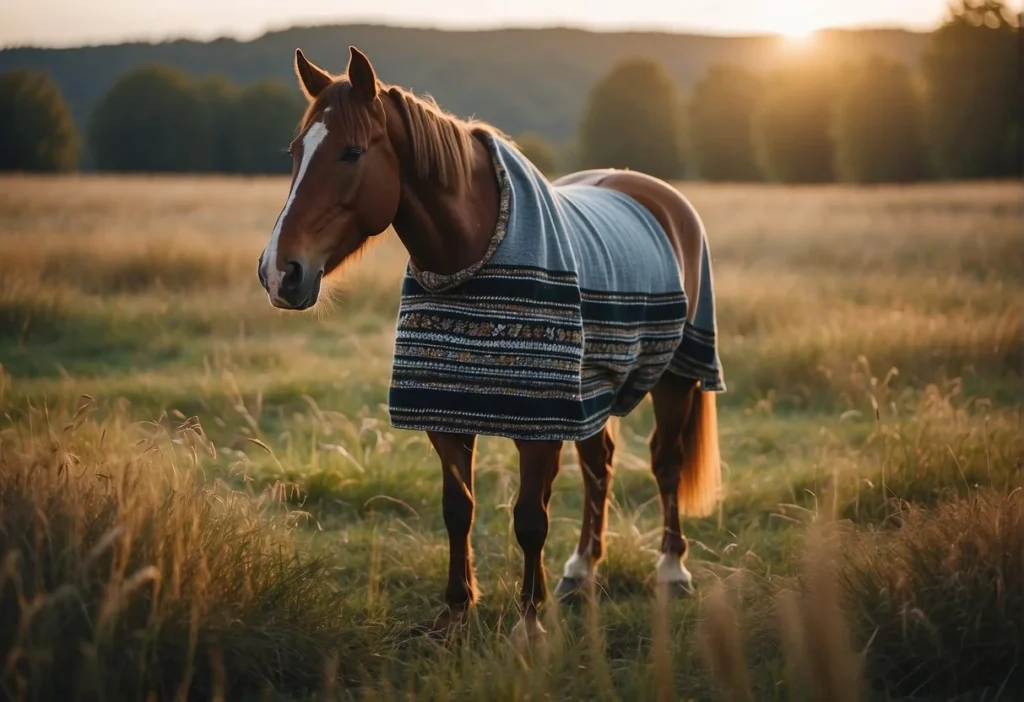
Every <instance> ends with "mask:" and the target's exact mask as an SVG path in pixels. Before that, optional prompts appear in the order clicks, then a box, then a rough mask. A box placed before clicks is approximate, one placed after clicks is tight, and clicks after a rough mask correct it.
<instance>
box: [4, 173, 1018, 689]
mask: <svg viewBox="0 0 1024 702" xmlns="http://www.w3.org/2000/svg"><path fill="white" fill-rule="evenodd" d="M685 189H686V193H687V195H688V197H690V198H691V200H692V201H693V202H694V204H695V205H696V206H697V207H698V209H699V210H700V212H701V213H702V216H703V217H704V219H705V221H706V224H707V226H708V230H709V235H710V237H711V247H712V253H713V256H714V265H715V276H716V283H717V284H718V287H719V300H720V302H719V304H718V310H719V330H720V333H721V336H722V358H723V364H724V367H725V372H726V380H727V382H728V384H729V387H730V391H729V392H728V393H726V394H725V395H722V396H720V397H719V407H720V411H721V416H720V421H719V426H720V431H721V439H722V453H723V460H724V463H725V465H726V491H727V493H726V499H725V501H724V502H723V503H722V505H721V509H720V511H719V513H718V514H717V515H715V516H713V517H710V518H708V519H702V520H689V521H687V522H686V523H685V525H684V528H685V530H686V533H687V536H688V537H689V538H690V540H691V544H692V546H693V552H692V556H691V558H690V561H689V565H690V567H691V569H692V570H693V571H694V574H695V577H696V579H697V583H698V587H699V590H700V593H701V597H700V598H699V599H698V600H694V601H688V602H680V601H669V602H662V601H660V600H659V599H658V597H657V593H656V592H654V591H652V588H651V587H650V582H649V581H650V579H651V576H652V575H653V572H654V564H655V560H656V553H657V546H658V543H659V541H660V514H659V511H658V503H657V491H656V487H655V484H654V481H653V479H652V477H651V474H650V468H649V462H648V456H647V449H646V436H647V435H648V433H649V431H650V429H651V422H652V420H653V418H652V413H651V407H650V404H649V402H645V403H643V404H642V405H641V406H640V407H639V408H638V410H637V411H636V412H635V413H634V414H633V415H631V416H630V417H628V418H626V419H625V420H623V422H622V424H621V427H620V435H621V441H620V446H619V448H618V450H617V452H616V465H615V478H614V482H613V497H612V504H611V507H610V510H609V534H608V545H607V561H606V562H605V563H604V564H603V565H602V569H601V573H602V580H601V592H600V593H599V595H600V597H599V598H598V599H597V602H596V603H594V604H592V605H588V604H573V605H568V604H567V605H563V606H559V605H558V604H556V603H550V605H549V606H546V607H545V610H544V617H545V619H546V623H545V626H546V628H547V629H548V631H549V632H550V636H549V639H548V642H547V645H546V646H544V647H543V648H542V649H540V650H537V651H534V652H531V653H528V654H526V655H523V654H521V653H520V652H519V651H517V650H516V649H515V647H514V646H513V645H512V644H511V642H510V641H509V640H508V634H509V632H510V631H511V627H512V625H513V624H514V623H515V621H516V619H517V616H518V615H517V613H516V607H515V602H516V600H517V592H518V585H519V583H518V579H519V578H520V577H521V568H522V559H521V554H520V552H519V549H518V546H517V543H516V540H515V536H514V532H513V529H512V521H511V505H512V504H513V502H514V500H515V495H516V485H517V478H516V475H517V470H518V469H517V464H516V454H515V452H514V448H513V446H512V444H511V442H507V441H504V440H500V439H493V438H487V439H484V440H482V441H481V442H480V451H479V459H478V469H477V496H478V509H477V519H476V523H475V525H474V532H473V545H474V550H475V555H476V559H477V566H478V577H479V580H480V586H481V591H482V595H483V596H482V599H481V601H480V603H479V605H478V607H477V608H476V610H475V611H474V613H473V615H472V617H471V620H470V622H469V623H468V624H467V626H466V627H465V629H464V630H463V631H462V632H461V636H460V638H459V639H458V640H457V641H456V642H454V643H453V644H452V645H450V646H447V647H446V646H443V645H439V643H438V642H436V641H434V640H432V639H430V638H429V637H423V636H421V635H418V634H417V633H416V632H417V630H418V627H420V626H422V625H425V624H429V623H431V622H432V621H433V619H434V617H435V616H436V615H437V614H438V613H439V612H440V608H441V593H442V592H443V588H444V582H445V577H446V572H447V536H446V533H445V530H444V523H443V518H442V515H441V505H440V481H439V473H438V466H437V465H436V464H437V459H436V456H435V455H434V454H433V452H432V450H431V448H430V446H429V443H428V442H427V441H426V437H425V436H422V435H418V434H414V433H409V432H402V431H396V430H393V429H391V428H390V426H389V425H388V422H387V413H386V408H385V406H384V403H385V402H386V392H387V383H388V377H389V373H390V357H391V356H390V354H391V344H392V341H393V328H394V326H393V325H394V315H395V311H396V309H397V296H398V286H399V281H400V279H401V275H402V268H403V264H404V261H405V258H404V254H403V251H402V250H401V248H400V246H399V244H398V242H397V241H396V240H395V238H394V237H383V238H384V241H382V242H381V243H379V244H377V245H375V246H374V247H372V249H371V250H370V251H369V252H368V253H367V254H366V255H365V256H364V257H363V258H362V260H361V261H360V262H359V263H358V265H356V266H353V267H351V268H350V269H348V270H347V271H345V273H344V275H343V276H342V277H341V278H340V279H339V280H336V281H333V285H332V287H333V289H332V292H331V296H330V297H331V299H330V301H329V302H328V303H327V304H324V305H322V306H321V307H320V308H319V309H317V310H314V311H311V312H310V313H303V314H289V313H282V312H279V311H276V310H273V309H272V308H271V307H270V306H269V304H268V303H267V301H266V296H265V294H264V293H263V292H262V291H261V290H260V289H259V287H258V284H257V282H256V275H255V264H256V259H257V257H258V255H259V253H260V251H261V250H262V247H263V245H264V243H265V241H266V239H267V235H268V232H269V229H270V227H271V226H272V224H273V221H274V218H275V217H276V215H277V209H278V207H279V205H280V203H281V199H282V198H283V195H284V191H285V190H286V184H285V183H284V182H282V181H281V180H280V179H276V178H251V179H246V178H237V179H226V178H173V177H154V178H119V177H108V176H89V177H83V176H65V177H52V178H42V177H7V178H2V179H0V260H3V261H4V264H5V265H4V266H3V269H2V271H0V417H2V419H0V480H2V482H0V559H2V561H0V565H2V571H0V572H2V576H0V613H2V614H0V654H2V656H3V661H4V663H3V667H2V669H0V670H2V672H0V683H2V688H0V689H2V690H3V695H4V696H5V697H10V698H13V699H26V700H28V699H31V700H50V699H61V700H65V699H145V698H146V693H152V694H153V695H155V696H156V697H157V698H159V699H165V698H166V699H172V698H176V697H177V696H178V694H179V693H182V696H186V697H189V698H191V699H281V700H291V701H292V702H295V701H297V700H312V699H324V698H327V697H330V698H335V699H353V700H354V699H359V700H364V699H398V698H401V699H452V700H455V699H480V698H482V697H487V698H489V699H494V700H504V699H509V700H511V699H524V698H530V699H607V700H611V699H616V700H618V699H622V700H647V699H650V700H659V701H660V700H672V699H679V700H714V699H727V700H741V699H742V700H747V699H757V700H790V699H793V700H797V699H831V700H845V699H872V700H874V699H877V700H904V699H908V700H909V699H919V698H928V699H964V700H967V699H985V700H996V699H1005V700H1009V699H1018V698H1019V697H1020V693H1021V691H1022V690H1024V680H1022V679H1021V670H1024V661H1022V655H1024V652H1022V644H1021V642H1022V640H1024V639H1022V633H1021V632H1024V621H1022V620H1021V619H1020V612H1021V611H1024V609H1022V607H1021V605H1022V604H1024V603H1021V601H1020V593H1021V592H1024V562H1022V561H1024V545H1022V544H1021V541H1020V535H1021V534H1024V510H1022V509H1021V502H1020V500H1021V494H1022V491H1021V488H1022V487H1024V476H1022V466H1021V458H1020V457H1021V456H1022V455H1024V438H1022V432H1021V410H1022V405H1021V399H1020V398H1021V391H1022V387H1021V368H1022V365H1024V354H1022V349H1021V340H1022V331H1024V330H1022V321H1021V320H1022V319H1024V298H1022V295H1021V292H1022V284H1021V280H1022V279H1024V275H1022V274H1024V250H1022V249H1021V247H1020V240H1019V235H1020V214H1021V205H1022V204H1024V196H1022V194H1021V191H1020V188H1019V186H1018V185H1015V184H1012V183H982V184H971V185H964V184H943V185H928V186H911V187H902V188H863V189H856V188H844V187H838V186H825V187H814V188H811V187H808V188H785V189H783V188H777V187H772V186H757V187H755V186H749V187H748V186H719V185H702V184H687V185H686V188H685ZM552 510H553V519H552V528H551V533H550V535H549V540H548V546H547V548H546V551H545V561H546V564H547V567H548V577H549V579H550V580H551V581H552V582H551V584H552V585H553V584H554V582H553V581H554V579H555V578H556V577H557V575H558V573H559V572H560V570H561V563H562V562H563V561H564V559H565V558H566V557H567V556H568V555H569V554H570V553H571V551H572V549H573V547H574V546H575V541H576V537H577V535H578V530H579V524H580V520H581V517H582V489H581V480H580V476H579V466H578V463H577V460H576V457H575V454H574V452H572V451H571V450H570V449H569V448H568V447H567V448H566V452H565V454H564V459H563V468H562V472H561V474H560V476H559V478H558V479H557V481H556V483H555V490H554V496H553V499H552ZM184 693H187V694H184Z"/></svg>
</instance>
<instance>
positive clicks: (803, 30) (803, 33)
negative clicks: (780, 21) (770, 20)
mask: <svg viewBox="0 0 1024 702" xmlns="http://www.w3.org/2000/svg"><path fill="white" fill-rule="evenodd" d="M819 29H820V27H818V26H816V25H811V24H796V23H794V24H790V25H788V26H787V27H786V28H785V29H780V30H779V31H778V32H777V34H778V35H779V36H781V37H782V38H783V39H784V40H785V41H786V43H787V44H788V45H789V46H791V47H793V48H794V49H796V48H803V47H806V46H809V45H811V44H813V43H814V40H815V38H816V36H817V33H818V30H819Z"/></svg>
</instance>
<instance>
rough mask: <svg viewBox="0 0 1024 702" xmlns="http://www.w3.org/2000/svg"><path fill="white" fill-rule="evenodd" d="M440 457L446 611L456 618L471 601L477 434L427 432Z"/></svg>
mask: <svg viewBox="0 0 1024 702" xmlns="http://www.w3.org/2000/svg"><path fill="white" fill-rule="evenodd" d="M427 435H428V436H429V437H430V443H431V444H433V446H434V449H435V450H436V451H437V454H438V456H440V458H441V470H442V475H443V484H442V489H443V494H442V496H441V505H442V511H443V513H444V525H445V528H446V529H447V530H448V586H447V587H446V588H445V591H444V599H445V604H446V605H447V607H448V609H447V614H448V617H449V618H450V620H451V621H455V620H458V619H460V618H461V617H462V615H463V614H464V613H465V612H466V610H467V609H468V608H469V607H470V606H471V605H472V604H473V602H474V600H475V597H476V592H475V591H476V582H475V579H474V577H473V559H472V548H471V546H470V539H469V533H470V530H471V529H472V527H473V459H474V449H475V447H476V436H474V435H473V434H442V433H436V432H427Z"/></svg>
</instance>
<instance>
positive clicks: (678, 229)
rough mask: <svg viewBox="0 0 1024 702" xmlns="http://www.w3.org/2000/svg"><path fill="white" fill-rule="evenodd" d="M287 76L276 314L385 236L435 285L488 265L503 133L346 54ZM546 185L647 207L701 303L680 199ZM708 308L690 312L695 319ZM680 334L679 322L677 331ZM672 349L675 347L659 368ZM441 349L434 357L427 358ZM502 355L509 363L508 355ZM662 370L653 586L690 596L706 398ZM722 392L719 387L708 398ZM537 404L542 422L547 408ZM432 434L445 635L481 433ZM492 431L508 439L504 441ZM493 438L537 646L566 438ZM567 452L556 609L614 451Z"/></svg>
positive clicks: (707, 502)
mask: <svg viewBox="0 0 1024 702" xmlns="http://www.w3.org/2000/svg"><path fill="white" fill-rule="evenodd" d="M295 72H296V74H297V77H298V82H299V85H300V86H301V88H302V90H303V92H304V93H305V95H306V96H307V98H308V101H309V106H308V109H307V111H306V113H305V115H304V117H303V118H302V120H301V123H300V129H299V131H298V136H296V137H295V139H294V140H293V141H292V143H291V144H290V147H289V149H288V150H289V153H290V154H291V157H292V161H293V168H292V178H291V186H290V191H289V193H288V196H287V199H286V201H285V204H284V207H283V209H282V210H281V213H280V215H279V217H278V219H277V223H276V225H275V227H274V230H273V234H272V236H271V238H270V241H269V243H268V244H267V246H266V248H265V250H264V251H263V253H262V255H261V256H260V261H259V269H258V270H259V278H260V282H261V284H262V285H263V287H264V288H265V289H266V291H267V294H268V296H269V299H270V302H271V304H272V305H274V306H275V307H278V308H280V309H285V310H303V309H307V308H309V307H311V306H312V305H314V304H315V303H316V301H317V299H318V295H319V292H320V286H321V281H322V279H323V277H324V276H325V275H328V274H330V273H331V272H332V271H334V270H335V269H337V268H338V267H339V266H341V265H342V264H343V263H344V262H345V261H346V260H347V259H349V257H351V256H352V255H353V254H355V253H356V252H357V251H359V250H360V249H361V248H362V247H363V246H365V245H366V244H367V242H368V241H369V240H370V239H371V238H372V237H374V236H376V235H378V234H380V233H382V232H384V231H385V230H387V229H388V228H389V227H393V229H394V231H395V233H396V234H397V236H398V238H399V239H400V240H401V242H402V244H403V245H404V246H405V248H406V249H407V251H408V253H409V257H410V258H409V265H410V268H414V269H416V270H418V271H429V272H430V275H437V276H441V277H444V276H450V275H454V274H457V273H459V272H461V271H467V270H469V271H473V270H477V269H478V268H479V262H480V261H482V260H483V259H485V258H486V257H487V256H489V255H491V253H493V247H494V244H493V241H494V234H495V231H496V226H498V223H499V221H500V220H499V217H500V216H502V207H503V202H502V194H501V192H502V191H501V189H500V187H498V184H499V183H500V180H499V176H500V169H496V165H495V161H494V158H493V154H491V153H489V150H488V147H487V141H486V140H487V139H489V138H502V139H503V138H504V135H502V134H501V133H500V132H499V131H498V130H497V129H496V128H494V127H492V126H490V125H487V124H485V123H482V122H479V121H467V120H461V119H458V118H456V117H454V116H451V115H449V114H448V113H446V112H444V111H442V110H441V109H440V108H439V107H438V106H437V105H436V104H435V103H433V102H432V101H429V100H426V99H423V98H419V97H416V96H414V95H413V94H411V93H410V92H408V91H406V90H404V89H402V88H399V87H395V86H389V85H385V84H384V83H382V82H381V81H379V80H378V78H377V76H376V74H375V72H374V69H373V67H372V66H371V64H370V61H369V60H368V59H367V57H366V56H365V55H364V54H363V53H361V52H360V51H359V50H358V49H356V48H355V47H350V59H349V65H348V68H347V71H346V73H345V74H344V75H341V76H333V75H331V74H329V73H328V72H326V71H324V70H322V69H321V68H319V67H318V66H316V65H314V64H313V63H311V62H310V61H309V60H307V59H306V57H305V56H304V55H303V53H302V51H301V50H298V49H297V50H296V52H295ZM506 143H507V142H506ZM538 177H540V176H539V175H538ZM551 185H553V186H554V187H555V188H561V187H563V186H565V187H568V186H572V187H574V188H577V190H576V191H575V192H579V193H582V194H583V195H586V194H587V193H591V194H593V193H596V191H598V190H600V191H601V192H602V193H607V192H608V191H615V195H614V197H618V198H620V200H621V201H623V202H625V201H626V200H627V198H628V200H629V203H631V204H630V205H629V206H631V207H634V208H636V210H640V209H641V208H642V209H643V210H644V212H643V213H642V214H643V216H644V217H653V220H652V221H653V222H656V225H657V226H659V227H660V229H659V230H658V231H659V234H658V236H659V237H660V238H661V240H662V241H661V245H662V246H665V244H666V243H667V246H665V248H664V250H665V251H666V252H667V254H666V255H665V256H664V257H663V258H665V259H671V263H670V264H668V265H670V266H671V267H672V268H673V270H674V272H677V273H678V277H677V282H678V281H682V282H681V283H679V284H680V285H681V286H682V287H683V288H685V293H686V297H688V298H689V300H690V301H691V302H695V301H696V299H697V295H698V287H697V286H698V285H699V281H700V280H701V276H702V275H703V276H704V277H705V278H709V277H710V270H709V269H708V267H707V266H708V263H707V252H706V250H705V249H704V247H705V246H706V240H705V232H704V227H703V224H702V223H701V220H700V218H699V217H698V215H697V213H696V211H695V210H694V209H693V207H692V206H691V205H690V204H689V202H688V201H687V200H686V199H685V198H684V197H683V196H682V195H681V194H680V193H679V192H678V191H677V190H676V189H675V188H673V187H671V186H670V185H668V184H667V183H665V182H663V181H661V180H658V179H656V178H653V177H650V176H647V175H644V174H641V173H637V172H632V171H620V170H599V171H584V172H579V173H574V174H570V175H568V176H565V177H563V178H561V179H559V180H556V181H554V182H553V183H552V184H551ZM584 188H587V189H589V190H584ZM587 196H588V197H590V196H596V195H587ZM600 197H604V195H601V196H600ZM505 216H507V212H506V213H505ZM636 221H637V222H639V221H640V220H639V219H638V220H636ZM666 238H667V240H668V241H667V242H665V241H664V240H665V239H666ZM702 262H703V270H702ZM609 265H611V266H613V267H614V266H616V265H619V264H617V263H611V264H609ZM654 265H655V262H653V261H643V262H641V263H640V267H641V268H645V267H651V266H654ZM659 265H662V264H659ZM474 266H476V268H474ZM709 284H710V282H709ZM421 292H422V291H421ZM404 294H405V293H404V291H403V295H404ZM680 295H682V291H681V292H680ZM684 304H685V303H684ZM710 304H711V303H710V301H706V302H705V301H702V302H701V305H703V306H705V307H707V306H708V305H710ZM694 313H695V310H694V309H693V308H691V309H689V310H688V311H686V312H685V314H686V321H687V323H689V322H690V321H692V320H693V315H694ZM681 327H682V325H675V327H674V329H676V331H678V330H679V329H681ZM712 331H713V329H712ZM681 333H682V332H681V331H679V334H681ZM679 343H680V342H679V339H678V334H677V335H676V337H675V341H674V342H673V346H672V348H670V349H669V352H668V353H669V356H671V354H672V353H673V352H674V349H675V348H676V347H677V346H678V345H679ZM446 350H447V349H445V348H440V349H436V351H437V353H445V352H446ZM507 353H508V354H509V355H511V356H515V353H516V351H515V349H512V350H508V351H507ZM544 360H545V361H549V360H550V359H548V358H545V359H544ZM715 361H717V357H716V358H715ZM456 367H462V366H456ZM663 369H664V366H662V367H661V370H663ZM661 370H659V371H658V375H657V376H656V377H653V378H652V379H651V380H650V385H651V386H652V387H651V388H650V391H649V394H650V396H651V398H652V401H653V407H654V416H655V428H654V431H653V433H652V435H651V438H650V450H651V455H652V459H651V460H652V470H653V473H654V477H655V479H656V481H657V485H658V489H659V492H660V496H661V508H662V512H663V522H664V525H663V535H662V539H661V549H660V550H661V555H660V557H659V559H658V562H657V565H656V581H657V582H658V583H661V584H662V585H664V586H667V587H669V588H670V590H672V591H674V592H675V593H676V594H679V595H683V596H685V595H688V594H691V593H692V591H693V585H692V578H691V575H690V573H689V572H688V570H687V569H686V568H685V567H684V565H683V560H684V558H685V557H686V555H687V540H686V538H685V537H684V536H683V533H682V529H681V527H680V514H681V512H682V513H685V514H687V515H688V516H706V515H708V514H710V513H711V512H712V511H713V509H714V507H715V505H716V503H717V501H718V499H719V491H720V480H721V475H720V461H719V452H718V430H717V415H716V406H715V393H714V390H711V389H708V388H707V387H706V386H707V381H706V380H702V379H701V377H700V375H699V374H697V373H694V374H693V376H694V377H687V376H686V375H682V374H680V373H679V372H665V373H661ZM578 375H579V374H578V373H577V380H578ZM631 377H632V376H631ZM438 382H441V381H438ZM702 382H703V383H704V386H703V387H702ZM722 389H724V386H723V387H719V388H717V390H719V391H720V390H722ZM646 394H647V392H644V393H642V394H641V395H640V397H638V398H636V402H639V401H640V400H641V399H643V397H644V396H646ZM502 397H503V396H502V395H500V394H494V395H493V396H491V395H488V396H487V401H488V402H490V403H493V406H499V405H501V403H502V402H503V399H502ZM538 402H540V403H541V404H539V405H537V406H538V407H540V408H542V410H544V411H546V408H547V406H546V405H544V404H543V402H544V400H538ZM634 406H635V404H634ZM456 413H457V412H456ZM619 414H620V415H621V414H622V413H619ZM528 419H529V418H528ZM427 433H428V436H429V439H430V442H431V444H432V445H433V447H434V448H435V449H436V451H437V453H438V455H439V457H440V459H441V464H442V479H443V496H442V505H443V514H444V523H445V526H446V528H447V531H448V538H449V547H450V551H449V571H448V584H447V588H446V590H445V600H446V604H447V608H446V610H445V612H443V613H442V614H446V615H447V619H448V623H449V624H450V623H451V622H452V621H453V620H457V619H458V618H460V617H461V615H462V614H464V613H465V612H466V611H467V608H468V607H470V606H471V605H472V604H473V602H474V599H475V597H476V595H477V588H476V584H475V580H474V575H473V564H472V557H471V547H470V538H469V537H470V530H471V526H472V523H473V511H474V498H473V465H474V449H475V444H476V436H477V433H481V432H477V433H466V432H460V431H452V430H447V431H444V430H432V431H431V430H428V431H427ZM484 433H488V432H484ZM490 433H493V434H495V435H499V436H500V435H503V434H502V432H501V431H494V432H490ZM504 435H505V436H509V437H510V438H513V439H514V440H515V444H516V447H517V450H518V453H519V476H520V485H519V494H518V498H517V500H516V503H515V507H514V512H513V515H514V527H515V534H516V538H517V540H518V542H519V545H520V547H521V548H522V552H523V558H524V564H523V581H522V590H521V600H522V602H521V615H522V616H521V620H520V622H519V624H517V630H519V631H520V632H521V631H522V630H524V629H525V631H526V633H527V634H529V635H531V636H533V635H537V634H541V633H543V628H542V627H541V625H540V623H539V622H538V621H537V613H538V608H539V607H540V605H541V604H542V603H543V602H544V600H545V598H546V595H547V587H546V584H545V582H546V581H545V574H544V565H543V548H544V543H545V540H546V538H547V534H548V523H549V521H548V502H549V499H550V497H551V487H552V482H553V481H554V479H555V476H556V474H557V472H558V469H559V460H560V454H561V449H562V446H563V440H561V439H558V438H544V437H543V436H542V435H540V434H538V437H539V438H536V439H529V438H522V437H521V436H516V435H514V434H504ZM570 440H572V441H574V442H575V446H576V450H577V452H578V456H579V460H580V464H581V468H582V470H581V472H582V475H583V483H584V488H585V508H584V512H583V523H582V529H581V533H580V539H579V545H578V547H577V549H576V551H575V553H573V554H572V556H571V557H570V558H569V559H568V561H567V562H566V563H565V568H564V573H563V577H562V579H561V581H560V582H559V584H558V587H557V588H556V594H557V595H559V596H562V595H567V594H570V593H572V592H574V591H576V590H578V589H579V588H581V587H582V586H583V585H585V584H586V585H589V584H590V582H593V581H592V578H593V577H594V575H595V571H596V569H597V566H598V563H599V562H600V561H601V559H602V556H603V554H604V536H605V521H606V514H607V504H608V492H609V487H610V482H611V479H612V457H613V453H614V451H615V445H614V443H613V435H612V433H611V431H610V430H609V427H608V426H607V424H605V423H604V420H603V419H602V423H601V425H600V426H597V427H595V428H594V429H593V430H592V432H591V433H590V434H589V435H585V436H584V435H582V433H579V432H578V433H576V434H574V435H573V438H572V439H570Z"/></svg>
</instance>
